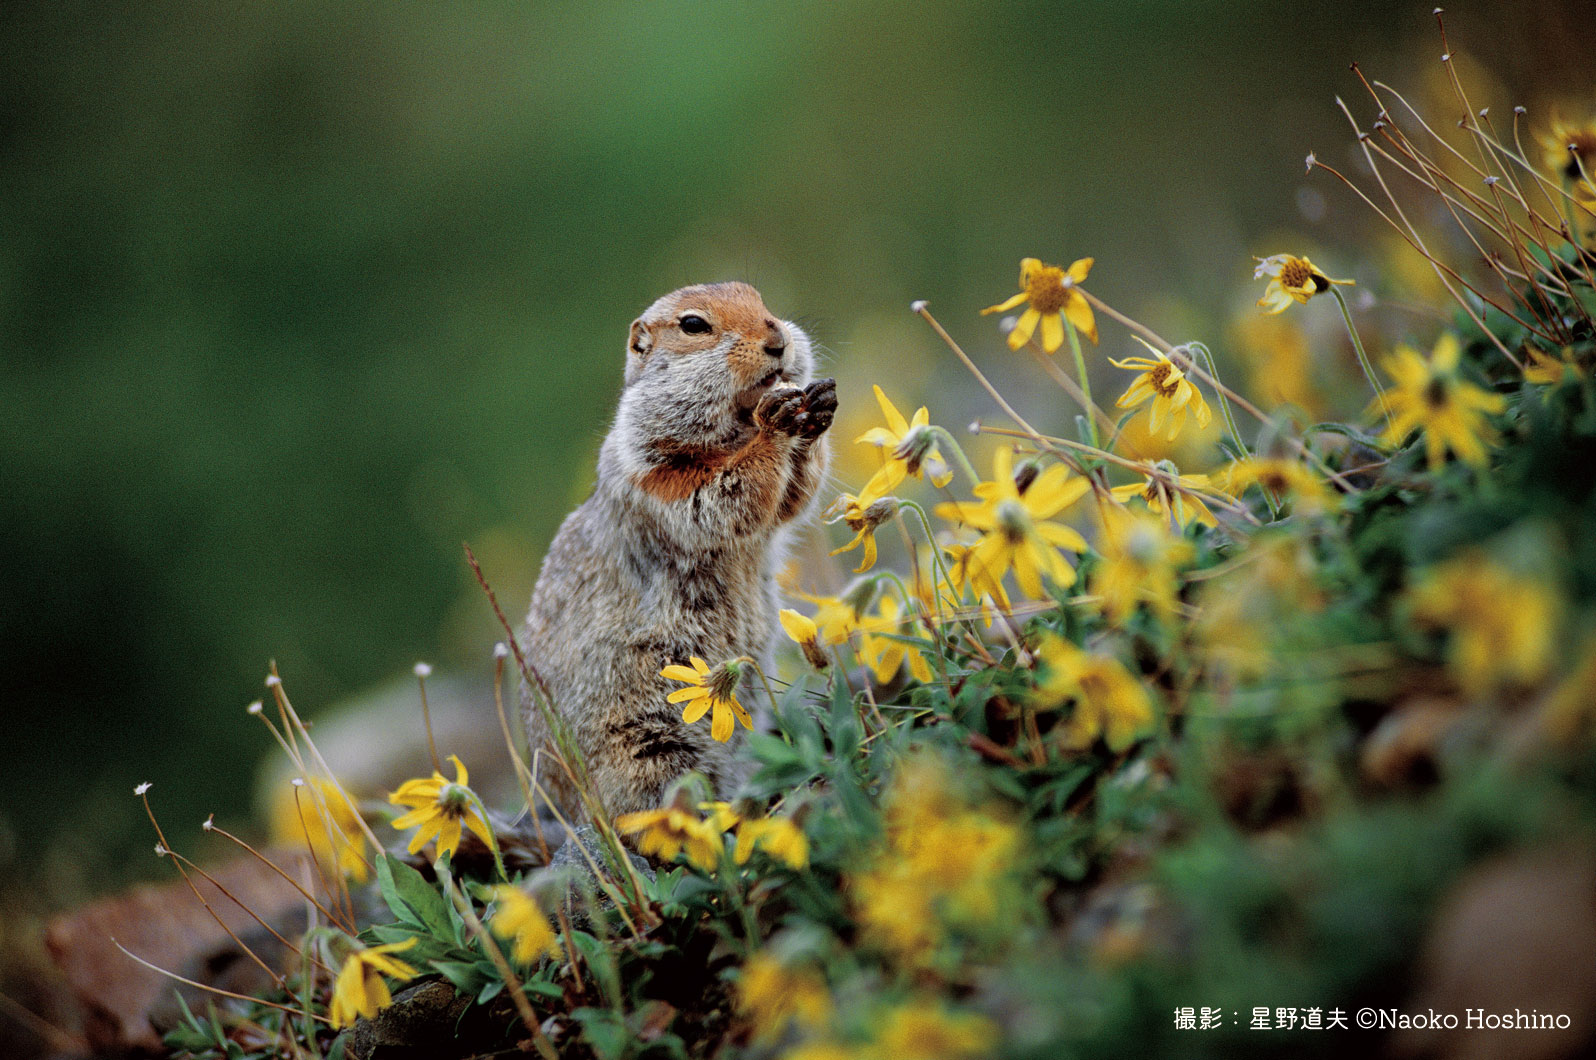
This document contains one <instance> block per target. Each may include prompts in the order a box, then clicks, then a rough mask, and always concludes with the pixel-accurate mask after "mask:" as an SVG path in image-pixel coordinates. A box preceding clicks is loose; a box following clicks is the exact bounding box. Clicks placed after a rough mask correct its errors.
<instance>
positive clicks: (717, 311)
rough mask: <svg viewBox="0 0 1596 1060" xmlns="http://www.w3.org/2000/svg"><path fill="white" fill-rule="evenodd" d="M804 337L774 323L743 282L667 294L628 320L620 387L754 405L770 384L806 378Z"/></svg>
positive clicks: (688, 401) (692, 400) (692, 401)
mask: <svg viewBox="0 0 1596 1060" xmlns="http://www.w3.org/2000/svg"><path fill="white" fill-rule="evenodd" d="M812 364H813V354H812V353H811V352H810V349H809V337H808V336H807V335H805V334H804V333H803V331H802V330H801V329H800V328H799V327H798V326H797V325H796V324H792V323H790V322H788V321H785V320H778V319H777V318H776V316H775V314H773V313H772V312H771V311H770V310H769V309H766V308H765V300H764V299H763V298H761V297H760V296H759V292H758V291H756V290H754V289H753V288H752V287H750V286H748V284H746V283H736V282H731V283H708V284H698V285H695V286H693V287H683V288H681V289H680V290H676V291H672V292H671V293H670V294H668V295H666V296H665V297H663V298H661V299H660V300H659V301H657V302H655V303H654V304H653V305H651V306H649V307H648V309H647V310H645V311H644V313H643V315H642V316H640V317H638V318H637V319H636V320H634V321H632V331H631V335H630V337H629V338H628V339H627V349H626V387H627V389H628V390H647V391H649V392H650V393H656V392H657V393H661V394H668V395H669V396H671V397H674V398H675V399H676V400H678V401H679V402H681V403H682V404H683V405H687V406H699V407H702V406H703V405H705V404H710V405H720V404H722V403H723V402H724V403H725V404H727V405H729V406H730V407H732V408H734V409H735V410H736V411H737V412H738V413H739V414H742V415H744V416H746V414H747V413H748V412H749V411H750V410H752V409H753V407H754V405H755V404H756V403H757V402H758V401H759V398H760V396H761V395H763V394H764V393H765V391H767V390H769V389H770V388H771V387H773V386H802V385H804V384H805V383H807V382H808V381H809V373H810V369H811V367H812Z"/></svg>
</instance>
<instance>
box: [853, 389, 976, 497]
mask: <svg viewBox="0 0 1596 1060" xmlns="http://www.w3.org/2000/svg"><path fill="white" fill-rule="evenodd" d="M874 389H875V392H876V404H878V405H880V406H881V415H882V417H883V418H885V419H886V421H887V425H886V426H885V427H872V428H871V429H870V430H868V431H866V432H864V433H863V434H861V435H860V436H859V437H858V438H857V439H855V441H856V442H858V443H859V444H861V445H873V446H875V447H876V448H878V449H880V450H881V459H882V464H881V470H879V471H877V472H876V473H875V474H874V475H872V476H871V477H870V481H869V482H867V483H865V488H864V489H863V490H862V491H861V492H860V494H859V502H860V504H862V505H863V506H865V507H869V506H870V505H871V504H873V503H874V502H875V501H877V500H879V499H881V498H882V497H885V496H886V495H887V494H889V493H891V492H892V491H893V490H895V489H897V488H898V486H899V485H900V484H901V483H902V482H903V480H904V479H905V478H907V477H909V476H911V475H912V476H914V477H915V478H919V477H920V476H921V475H922V474H924V475H925V476H926V477H927V478H929V479H930V480H931V484H932V485H933V486H937V487H939V488H940V487H942V486H946V485H947V484H948V483H949V482H951V481H952V480H953V469H952V468H950V467H948V465H947V463H946V461H944V460H943V459H942V453H941V451H940V450H939V449H938V448H937V442H936V435H935V434H933V433H932V431H931V414H930V412H928V411H927V410H926V407H925V406H924V405H921V406H920V407H919V408H918V409H916V410H915V413H914V417H913V418H912V419H909V420H905V419H904V418H903V413H901V412H899V411H898V407H897V406H896V405H894V404H893V403H892V402H891V401H889V400H888V399H887V395H886V393H885V392H883V391H882V389H881V388H880V387H879V386H878V387H875V388H874Z"/></svg>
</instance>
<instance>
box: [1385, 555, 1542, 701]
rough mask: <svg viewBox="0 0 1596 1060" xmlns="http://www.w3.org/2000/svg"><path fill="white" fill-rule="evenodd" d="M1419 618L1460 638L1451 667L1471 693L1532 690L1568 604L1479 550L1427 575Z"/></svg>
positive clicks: (1415, 596)
mask: <svg viewBox="0 0 1596 1060" xmlns="http://www.w3.org/2000/svg"><path fill="white" fill-rule="evenodd" d="M1409 600H1410V603H1411V604H1412V607H1413V617H1414V618H1415V619H1417V620H1418V621H1420V622H1424V623H1433V624H1435V625H1438V626H1444V627H1445V628H1447V629H1449V630H1450V631H1451V634H1452V638H1451V643H1450V645H1449V647H1448V650H1447V663H1448V668H1449V670H1450V671H1451V673H1452V675H1453V676H1454V677H1455V678H1457V682H1458V684H1460V685H1462V686H1463V690H1464V691H1465V692H1467V693H1468V694H1469V695H1471V696H1479V695H1484V694H1486V693H1488V692H1490V691H1493V690H1495V689H1497V688H1501V687H1503V686H1506V685H1532V684H1534V683H1536V682H1537V681H1539V680H1540V679H1541V678H1542V677H1544V676H1545V675H1546V672H1547V670H1548V669H1549V668H1550V667H1551V663H1552V651H1553V648H1554V647H1555V644H1556V640H1555V638H1556V633H1557V628H1558V618H1559V616H1560V615H1561V613H1562V600H1561V598H1560V597H1559V596H1558V594H1557V592H1556V591H1555V590H1554V589H1553V588H1552V587H1551V586H1549V585H1547V584H1546V583H1545V582H1544V581H1542V580H1540V579H1538V578H1527V577H1524V576H1522V575H1519V574H1517V573H1515V572H1513V571H1511V570H1509V569H1507V568H1506V567H1504V566H1503V565H1502V564H1500V563H1498V562H1496V561H1495V560H1493V559H1492V558H1491V557H1490V556H1489V555H1487V554H1486V553H1484V552H1483V551H1480V550H1478V549H1470V550H1466V551H1465V552H1463V553H1462V554H1460V555H1458V556H1456V557H1454V558H1452V559H1449V560H1447V561H1446V562H1444V563H1441V564H1439V565H1438V566H1436V567H1434V568H1432V569H1431V570H1429V571H1427V572H1425V573H1424V574H1423V575H1422V576H1421V577H1420V579H1419V581H1418V583H1417V584H1416V585H1415V586H1414V587H1413V589H1412V592H1411V594H1410V597H1409Z"/></svg>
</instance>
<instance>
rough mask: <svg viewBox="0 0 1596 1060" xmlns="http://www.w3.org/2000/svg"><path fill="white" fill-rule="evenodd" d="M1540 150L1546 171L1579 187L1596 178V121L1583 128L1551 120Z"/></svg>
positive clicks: (1556, 119)
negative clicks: (1587, 178) (1579, 184)
mask: <svg viewBox="0 0 1596 1060" xmlns="http://www.w3.org/2000/svg"><path fill="white" fill-rule="evenodd" d="M1541 150H1542V151H1543V152H1544V153H1545V154H1544V158H1545V162H1546V168H1547V169H1550V170H1551V171H1552V172H1554V173H1556V174H1557V175H1558V176H1560V177H1562V178H1563V179H1564V180H1568V181H1572V182H1573V183H1576V184H1577V183H1579V181H1580V180H1581V179H1583V178H1584V177H1587V176H1588V177H1596V121H1588V122H1586V123H1585V124H1583V125H1578V124H1575V123H1574V122H1567V121H1563V120H1562V119H1561V118H1559V117H1553V118H1552V127H1551V128H1550V129H1548V130H1547V131H1546V132H1544V133H1542V134H1541Z"/></svg>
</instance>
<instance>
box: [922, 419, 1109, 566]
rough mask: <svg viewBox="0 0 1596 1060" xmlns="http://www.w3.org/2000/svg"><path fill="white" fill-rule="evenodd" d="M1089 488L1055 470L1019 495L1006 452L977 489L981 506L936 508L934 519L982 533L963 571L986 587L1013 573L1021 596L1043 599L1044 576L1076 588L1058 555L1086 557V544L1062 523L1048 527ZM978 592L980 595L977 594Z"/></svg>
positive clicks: (995, 459) (1062, 468)
mask: <svg viewBox="0 0 1596 1060" xmlns="http://www.w3.org/2000/svg"><path fill="white" fill-rule="evenodd" d="M1090 488H1091V486H1090V484H1088V483H1087V481H1086V480H1085V479H1083V478H1080V477H1075V478H1071V477H1070V471H1069V468H1067V467H1065V466H1064V465H1063V464H1054V465H1053V466H1051V467H1049V468H1048V469H1047V470H1046V471H1043V472H1042V473H1041V474H1040V475H1037V476H1036V477H1035V479H1034V480H1033V481H1031V482H1030V484H1029V485H1028V486H1027V487H1026V489H1025V490H1024V492H1023V493H1022V492H1021V491H1020V489H1019V486H1018V485H1017V484H1016V483H1015V481H1014V452H1013V450H1011V449H1009V448H1007V447H1004V448H1002V449H999V450H998V451H997V454H996V455H995V456H994V457H993V460H992V481H990V482H983V483H981V484H980V485H979V486H977V487H976V488H975V494H976V496H978V497H980V498H981V503H980V504H939V505H937V508H936V511H937V515H939V516H940V517H942V518H943V519H948V520H951V521H953V522H959V523H963V524H964V525H966V526H970V527H974V528H975V529H977V530H981V531H984V532H985V536H983V537H982V538H981V540H980V542H979V543H977V544H976V545H975V547H974V548H973V549H972V550H971V552H970V553H969V555H968V556H966V557H965V562H964V563H963V567H964V571H965V573H966V575H967V576H968V577H970V579H971V580H972V581H974V580H976V579H977V578H979V579H980V580H981V582H982V584H984V585H988V586H990V585H991V584H992V583H995V582H998V581H1000V580H1001V579H1002V578H1003V575H1004V574H1005V573H1006V572H1007V571H1009V570H1010V569H1012V570H1013V571H1014V580H1015V582H1016V583H1017V584H1018V585H1019V587H1020V591H1021V592H1023V593H1025V594H1026V595H1027V596H1031V597H1040V596H1041V595H1042V592H1043V589H1042V576H1043V575H1046V576H1047V577H1049V578H1051V579H1052V580H1053V581H1054V582H1056V583H1057V584H1058V585H1060V586H1066V587H1067V586H1070V585H1073V584H1075V569H1074V568H1073V567H1071V566H1070V565H1069V564H1068V563H1066V562H1065V561H1064V557H1063V556H1061V555H1059V553H1058V549H1060V548H1067V549H1069V550H1070V551H1072V552H1084V551H1086V539H1085V538H1083V537H1081V535H1080V534H1079V533H1078V532H1076V531H1075V530H1074V529H1073V528H1071V527H1068V526H1065V525H1064V524H1062V523H1054V522H1048V521H1047V520H1049V519H1051V518H1052V517H1053V516H1055V515H1057V514H1058V513H1059V512H1061V511H1063V510H1064V509H1065V508H1067V507H1069V506H1070V505H1071V504H1074V503H1075V502H1076V501H1078V500H1080V499H1081V497H1082V496H1084V495H1085V494H1086V492H1087V490H1089V489H1090ZM978 591H979V589H978Z"/></svg>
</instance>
